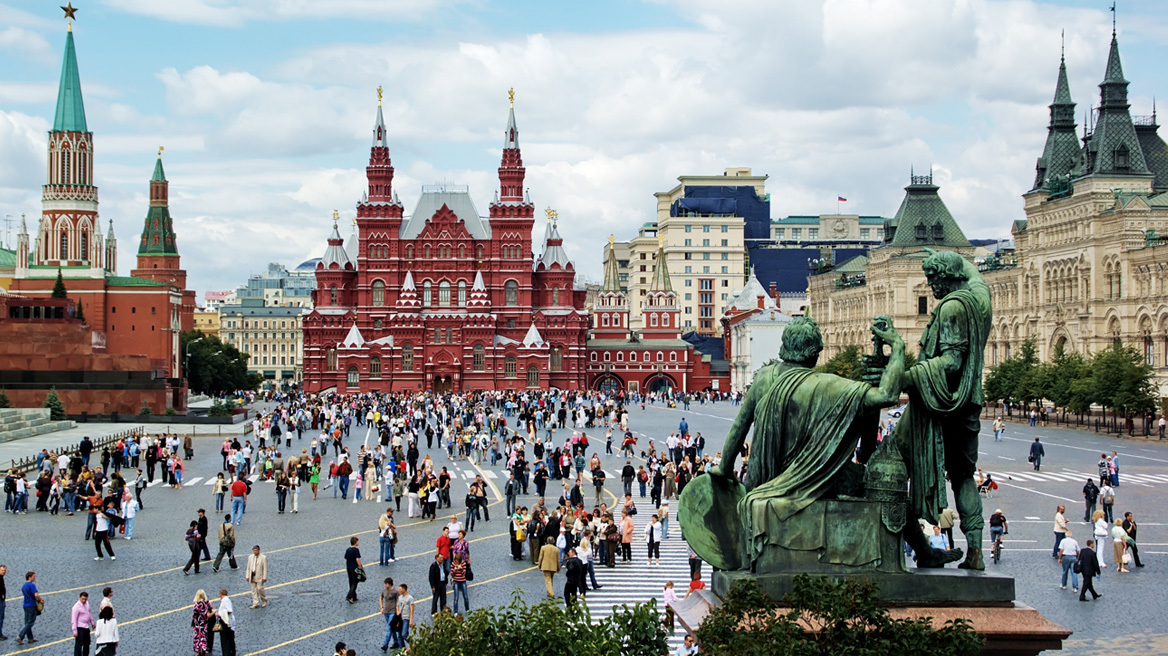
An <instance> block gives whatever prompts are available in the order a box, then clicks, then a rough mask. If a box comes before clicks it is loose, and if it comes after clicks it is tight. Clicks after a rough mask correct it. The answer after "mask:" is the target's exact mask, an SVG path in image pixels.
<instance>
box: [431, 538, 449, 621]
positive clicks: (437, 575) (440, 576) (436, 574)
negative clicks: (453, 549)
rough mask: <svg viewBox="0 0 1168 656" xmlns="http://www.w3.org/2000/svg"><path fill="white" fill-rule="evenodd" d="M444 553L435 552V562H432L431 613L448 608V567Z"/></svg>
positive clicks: (434, 613) (435, 613)
mask: <svg viewBox="0 0 1168 656" xmlns="http://www.w3.org/2000/svg"><path fill="white" fill-rule="evenodd" d="M443 561H444V558H443V557H442V554H440V553H436V554H434V562H432V563H430V615H431V616H434V615H437V614H438V611H439V610H446V568H445V567H444V562H443Z"/></svg>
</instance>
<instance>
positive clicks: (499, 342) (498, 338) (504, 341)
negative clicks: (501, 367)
mask: <svg viewBox="0 0 1168 656" xmlns="http://www.w3.org/2000/svg"><path fill="white" fill-rule="evenodd" d="M518 343H519V342H517V341H515V340H513V339H511V338H510V337H503V336H502V335H495V346H506V345H508V344H518Z"/></svg>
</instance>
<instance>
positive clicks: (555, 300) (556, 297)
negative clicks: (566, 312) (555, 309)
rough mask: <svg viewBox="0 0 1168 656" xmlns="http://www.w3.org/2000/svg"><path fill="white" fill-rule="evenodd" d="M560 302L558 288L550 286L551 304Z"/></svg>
mask: <svg viewBox="0 0 1168 656" xmlns="http://www.w3.org/2000/svg"><path fill="white" fill-rule="evenodd" d="M559 304H560V288H559V287H552V305H559Z"/></svg>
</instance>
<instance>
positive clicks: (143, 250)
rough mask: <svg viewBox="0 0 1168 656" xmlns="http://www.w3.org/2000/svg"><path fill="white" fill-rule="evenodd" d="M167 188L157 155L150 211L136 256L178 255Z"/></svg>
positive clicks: (151, 179) (159, 158)
mask: <svg viewBox="0 0 1168 656" xmlns="http://www.w3.org/2000/svg"><path fill="white" fill-rule="evenodd" d="M168 186H169V185H168V183H167V181H166V174H165V173H163V171H162V155H159V156H158V161H157V162H156V163H155V164H154V175H153V176H152V177H151V178H150V209H149V210H147V212H146V225H145V226H144V227H143V228H142V241H141V242H140V243H139V244H138V255H178V240H177V239H176V237H175V235H174V222H173V221H172V220H171V218H170V207H169V205H168V200H167V197H168V192H167V187H168Z"/></svg>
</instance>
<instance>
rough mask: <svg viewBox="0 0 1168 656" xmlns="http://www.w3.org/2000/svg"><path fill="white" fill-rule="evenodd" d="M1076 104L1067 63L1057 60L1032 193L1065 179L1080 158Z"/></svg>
mask: <svg viewBox="0 0 1168 656" xmlns="http://www.w3.org/2000/svg"><path fill="white" fill-rule="evenodd" d="M1075 127H1076V125H1075V103H1074V101H1072V100H1071V87H1070V84H1069V83H1068V82H1067V60H1066V57H1065V56H1063V57H1061V58H1060V60H1059V72H1058V81H1057V82H1056V83H1055V89H1054V102H1052V103H1051V104H1050V125H1049V126H1048V127H1047V133H1046V147H1045V148H1043V150H1042V156H1041V157H1039V158H1038V165H1037V167H1036V169H1037V174H1036V175H1035V177H1034V189H1042V188H1044V187H1046V186H1047V184H1048V182H1049V181H1050V180H1051V179H1052V178H1054V177H1056V176H1065V175H1067V174H1069V173H1070V172H1071V169H1072V168H1074V166H1075V162H1076V161H1077V160H1078V158H1079V153H1080V147H1079V138H1078V136H1077V135H1076V134H1075Z"/></svg>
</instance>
